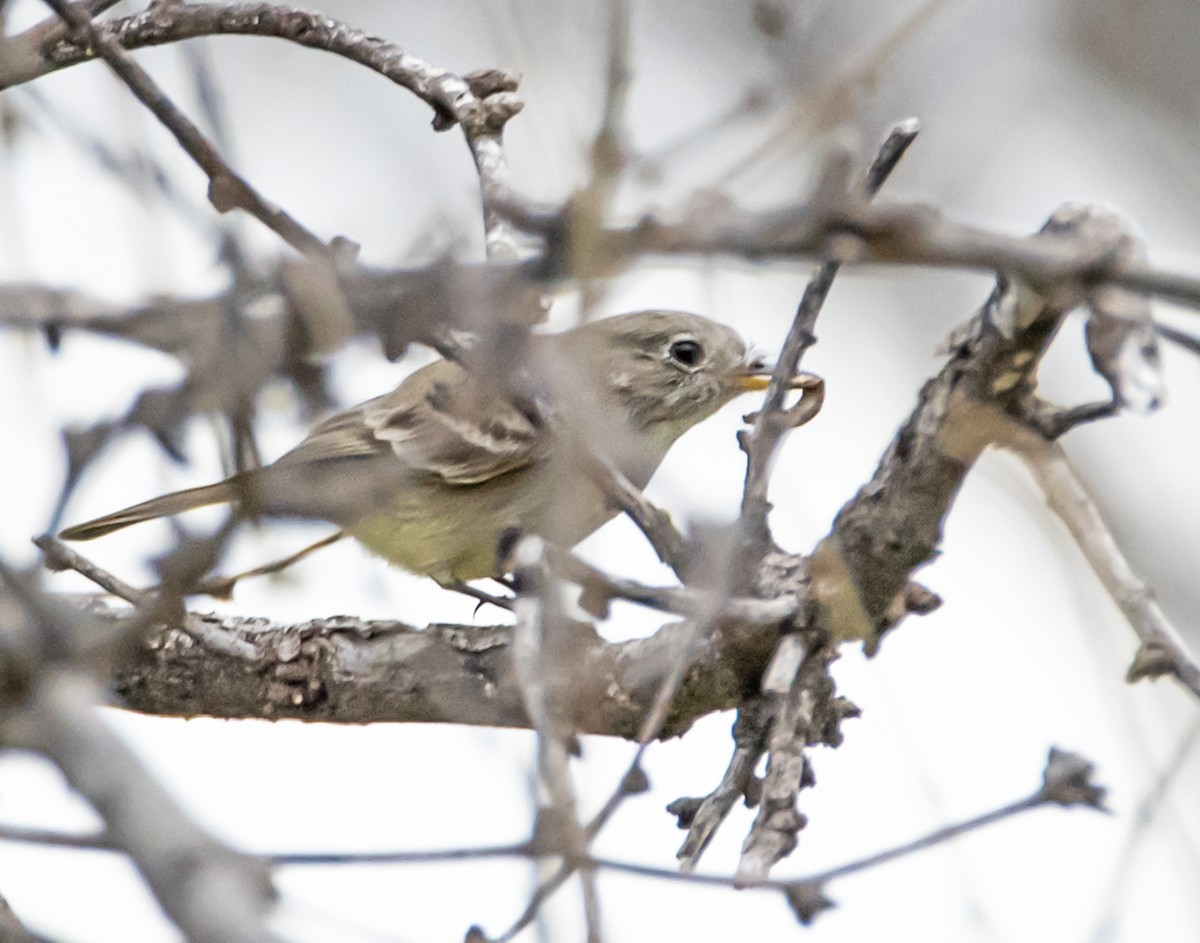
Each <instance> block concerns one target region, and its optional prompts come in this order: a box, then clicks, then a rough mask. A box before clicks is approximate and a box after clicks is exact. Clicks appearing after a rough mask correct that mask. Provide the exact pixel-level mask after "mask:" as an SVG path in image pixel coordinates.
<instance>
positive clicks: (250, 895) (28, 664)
mask: <svg viewBox="0 0 1200 943" xmlns="http://www.w3.org/2000/svg"><path fill="white" fill-rule="evenodd" d="M0 584H2V588H0V609H4V611H5V614H6V616H7V618H6V619H5V620H4V621H3V623H0V667H2V668H3V675H4V677H5V680H6V682H7V683H6V684H5V685H4V687H3V695H4V696H3V703H0V741H2V742H3V743H5V744H6V745H9V746H17V747H20V748H24V749H29V750H34V751H37V752H39V753H42V754H44V755H45V756H47V757H48V758H49V759H50V760H52V761H53V762H54V763H55V764H57V766H58V767H59V768H60V769H61V770H62V772H63V775H64V776H65V777H66V779H67V780H68V782H70V783H71V785H72V786H73V787H74V788H75V789H76V790H77V791H78V792H79V794H80V795H81V796H82V797H83V798H85V799H86V800H88V801H89V802H90V803H91V805H92V806H93V807H94V808H95V810H96V811H97V812H98V813H99V814H100V816H101V818H102V819H103V820H104V823H105V833H106V835H107V840H108V841H111V843H112V844H113V846H115V847H118V848H120V849H122V850H123V851H125V852H127V853H128V854H129V856H130V857H131V859H132V860H133V862H134V863H135V864H136V865H137V867H138V870H139V871H140V872H141V874H142V876H143V877H144V878H145V880H146V882H147V884H148V885H149V886H150V889H151V890H152V891H153V893H154V895H155V897H156V898H157V899H158V901H159V903H160V904H161V905H162V908H163V910H164V911H165V912H166V913H167V915H168V916H169V917H170V918H171V919H172V920H173V921H174V922H175V923H176V924H177V925H178V926H179V928H180V930H181V931H182V932H183V933H184V935H185V936H186V937H187V938H188V939H189V940H194V941H198V943H268V941H270V940H273V939H274V937H273V936H272V935H271V934H269V933H268V932H267V930H266V928H265V924H264V918H265V915H266V912H267V910H268V909H269V908H270V906H271V905H272V903H273V900H274V891H273V889H272V887H271V883H270V879H269V874H268V871H267V867H266V865H265V863H263V862H261V861H258V860H256V859H254V858H252V857H250V856H247V855H243V854H241V853H239V852H236V851H233V850H232V849H230V848H227V847H225V846H224V845H222V844H221V843H219V842H217V841H216V840H214V839H212V838H210V837H209V836H208V835H207V834H205V833H204V832H203V831H202V830H201V829H199V828H198V827H197V826H196V825H194V824H193V823H192V822H191V821H190V820H189V819H188V818H187V816H186V815H185V814H184V812H183V810H182V809H181V808H180V807H179V805H178V804H177V803H176V802H175V800H174V799H173V798H171V796H170V795H169V794H168V793H167V792H166V790H165V789H163V787H162V786H160V785H159V784H158V783H157V781H155V779H154V778H153V777H152V776H151V775H150V774H149V773H148V772H147V771H146V770H145V769H144V768H143V767H142V766H141V764H140V763H139V762H138V760H137V759H136V757H135V756H134V754H133V752H132V750H130V749H129V747H127V746H126V745H125V744H124V743H123V742H122V741H121V740H120V738H118V737H117V735H116V734H115V733H113V732H112V731H111V730H110V729H109V728H108V727H107V726H106V725H105V724H104V723H103V722H102V720H101V719H100V717H99V716H98V715H97V713H96V710H95V708H96V707H98V706H99V705H100V704H102V703H104V702H105V700H106V691H105V689H104V687H103V686H102V685H101V684H100V683H99V682H97V681H96V680H95V679H94V678H92V677H91V676H90V675H89V674H87V673H86V672H85V671H84V670H83V668H82V667H80V666H79V665H77V664H76V662H77V661H82V660H83V653H84V652H86V651H87V649H88V647H89V646H90V645H92V644H93V639H92V638H91V637H89V636H91V634H92V633H93V632H94V631H95V630H96V626H95V625H94V624H91V623H93V622H94V620H91V619H85V618H84V617H82V616H81V615H80V614H79V613H78V612H73V611H71V610H70V609H68V608H67V607H65V606H63V605H61V603H59V602H57V601H55V600H52V599H50V598H49V597H45V596H43V595H42V594H41V593H39V592H38V591H37V590H36V589H34V588H33V587H32V586H31V585H30V581H29V580H27V579H25V578H23V577H21V576H20V575H18V574H16V573H14V572H12V571H11V570H9V569H7V568H4V567H0Z"/></svg>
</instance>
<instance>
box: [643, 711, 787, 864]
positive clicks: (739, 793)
mask: <svg viewBox="0 0 1200 943" xmlns="http://www.w3.org/2000/svg"><path fill="white" fill-rule="evenodd" d="M769 729H770V710H769V705H768V704H767V702H766V701H765V700H764V699H761V698H759V699H756V700H753V701H750V702H749V703H746V704H743V705H741V706H740V707H739V708H738V712H737V720H735V721H734V724H733V731H732V733H733V743H734V748H733V755H732V756H731V757H730V759H729V764H728V766H726V768H725V773H724V775H722V777H721V782H720V783H719V784H718V785H717V788H716V789H714V790H713V791H712V792H711V793H709V794H708V795H707V796H705V797H704V798H703V799H693V798H684V799H677V800H675V801H674V802H672V803H671V804H670V805H669V806H667V811H668V812H670V813H671V814H672V815H675V816H677V817H678V819H679V827H680V828H686V829H687V837H686V838H685V839H684V842H683V844H682V845H681V846H680V848H679V851H678V852H677V853H676V857H677V858H679V861H680V867H682V868H683V870H684V871H694V870H695V868H696V865H697V864H698V863H699V861H700V856H701V855H703V854H704V851H705V849H706V848H707V847H708V845H709V842H711V841H712V838H713V836H714V835H715V834H716V833H717V829H718V828H719V827H720V825H721V823H722V822H724V821H725V818H726V816H728V815H729V813H730V811H731V810H732V809H733V807H734V805H735V804H736V803H737V801H738V800H739V799H741V798H743V797H749V796H750V795H751V792H750V790H751V789H752V788H753V785H752V784H753V783H754V781H755V780H754V769H755V767H756V766H757V765H758V761H759V760H760V759H761V758H762V755H763V753H764V752H766V748H767V732H768V730H769ZM754 798H755V800H756V801H757V799H758V796H757V795H755V797H754ZM747 801H749V800H747Z"/></svg>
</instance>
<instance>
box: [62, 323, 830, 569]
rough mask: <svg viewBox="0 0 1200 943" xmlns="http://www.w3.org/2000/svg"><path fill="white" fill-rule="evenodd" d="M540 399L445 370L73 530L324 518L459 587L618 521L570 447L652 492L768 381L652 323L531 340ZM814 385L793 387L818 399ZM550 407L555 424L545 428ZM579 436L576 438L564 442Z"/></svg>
mask: <svg viewBox="0 0 1200 943" xmlns="http://www.w3.org/2000/svg"><path fill="white" fill-rule="evenodd" d="M525 372H526V373H528V375H529V377H530V378H531V383H530V386H531V389H532V391H533V392H534V396H533V400H532V401H531V400H530V399H529V398H528V397H525V398H522V397H519V396H509V395H504V394H503V393H502V392H498V390H499V387H498V386H497V384H494V383H493V384H489V383H486V382H483V383H481V382H479V378H478V377H473V376H472V375H471V374H470V373H469V372H468V371H467V370H465V369H464V368H463V367H461V366H459V365H458V364H456V363H453V362H451V361H448V360H439V361H436V362H435V363H432V364H430V365H428V366H426V367H423V368H422V369H420V370H417V371H416V372H414V373H413V374H412V375H411V376H409V377H408V378H407V379H405V380H404V382H403V383H401V384H400V386H399V387H397V388H396V389H395V390H393V391H392V392H391V393H387V394H385V395H383V396H379V397H376V398H375V399H372V400H368V401H367V402H365V403H362V404H361V405H359V406H355V407H353V408H351V409H348V410H346V411H345V412H342V413H338V414H337V415H335V416H332V417H330V418H329V419H327V420H325V421H324V422H322V423H320V424H319V425H317V426H316V427H315V428H314V429H313V430H312V431H311V432H310V433H309V435H308V437H307V438H306V439H304V441H303V442H301V443H300V444H299V445H298V446H296V447H295V448H294V449H292V450H291V451H290V452H288V453H287V454H285V455H284V456H283V457H281V458H280V459H279V460H278V461H276V462H275V463H274V464H272V465H269V466H266V467H264V468H261V469H256V470H254V471H249V472H245V473H243V474H240V475H235V476H234V477H232V478H230V479H228V480H226V481H222V482H219V483H217V484H213V485H207V486H205V487H202V488H190V489H188V490H186V491H178V492H175V493H173V494H168V495H164V496H162V497H159V498H154V499H152V500H150V501H145V502H143V503H141V504H136V505H134V506H132V507H129V508H126V509H125V510H122V511H116V512H114V513H112V514H108V515H106V516H104V517H101V518H97V519H96V520H94V521H89V522H87V523H85V524H79V525H76V526H75V527H70V528H67V529H66V530H65V531H63V533H62V536H63V537H64V538H66V539H68V540H90V539H91V538H93V537H100V536H102V535H104V534H107V533H110V532H112V531H115V530H119V529H121V528H123V527H127V526H128V525H130V524H136V523H139V522H141V521H146V520H151V519H153V518H158V517H168V516H170V515H174V514H179V513H180V512H182V511H187V510H190V509H192V508H198V507H203V506H205V505H211V504H222V503H226V502H233V503H237V504H239V505H241V506H242V507H243V508H244V509H245V510H246V511H247V512H250V511H253V513H255V514H262V515H266V516H301V517H315V518H322V519H324V520H328V521H331V522H333V523H335V524H337V525H339V526H340V527H341V528H342V529H343V530H345V531H346V532H347V533H349V534H350V535H351V536H353V537H355V538H356V539H357V540H359V541H360V542H361V543H362V544H363V545H364V546H366V547H367V548H368V549H370V550H372V551H373V552H375V553H377V554H379V555H380V556H381V557H383V558H385V559H387V560H390V561H391V562H393V563H396V564H399V565H400V566H402V567H404V569H406V570H410V571H412V572H413V573H419V574H424V575H427V576H431V577H433V578H434V579H435V580H437V581H438V582H440V583H443V584H446V585H452V584H456V583H461V582H465V581H467V580H472V579H479V578H483V577H488V576H493V575H495V573H496V569H497V566H496V564H497V550H498V547H499V545H500V543H501V540H502V538H503V537H504V535H505V534H507V533H510V532H514V531H515V532H520V533H537V534H540V535H542V536H544V537H546V538H547V539H549V540H551V541H552V542H555V543H558V544H560V545H562V546H572V545H574V544H576V543H578V542H579V541H580V540H582V539H583V538H584V537H586V536H587V535H588V534H590V533H592V531H594V530H596V529H597V528H598V527H600V525H601V524H604V523H605V522H606V521H608V520H610V519H611V518H612V517H613V516H615V514H616V513H617V511H616V509H615V508H614V506H613V504H612V503H611V502H610V500H609V499H608V498H607V497H606V495H605V494H604V493H603V492H602V491H601V490H600V489H599V488H598V487H597V486H596V485H595V484H593V482H592V480H591V479H590V478H589V477H588V476H587V475H586V474H585V473H584V472H583V471H582V469H581V464H580V457H579V450H578V448H576V447H573V446H572V443H571V442H570V441H567V440H568V439H569V438H571V437H576V438H577V439H578V440H580V441H582V442H584V443H586V445H587V447H588V448H589V449H591V450H592V451H594V452H596V453H598V454H600V455H601V456H604V457H605V458H607V459H608V460H609V461H611V462H612V463H613V464H614V465H615V466H616V467H617V468H618V469H620V470H621V472H623V473H624V474H625V476H626V477H627V478H629V480H630V481H632V482H633V484H635V485H636V486H638V487H639V488H640V487H644V486H645V485H646V483H647V482H648V481H649V480H650V477H651V475H653V474H654V471H655V470H656V469H657V468H658V466H659V463H660V462H661V461H662V460H663V457H664V456H665V455H666V454H667V450H668V449H670V447H671V446H672V445H673V444H674V442H675V440H676V439H678V438H679V437H680V436H681V435H683V433H684V432H686V431H687V430H688V429H690V428H691V427H692V426H694V425H695V424H696V423H698V422H700V421H701V420H703V419H706V418H708V417H709V416H711V415H712V414H713V413H715V412H716V411H717V410H718V409H720V408H721V407H722V406H724V405H725V404H726V403H728V402H730V401H731V400H732V399H734V397H736V396H738V395H739V394H741V393H744V392H747V391H752V390H763V389H766V386H767V377H768V375H769V370H768V368H767V367H765V366H764V364H763V363H762V362H761V361H760V360H755V359H751V358H750V357H749V356H748V354H747V352H746V346H745V344H743V342H742V340H741V338H739V337H738V336H737V334H736V333H734V332H733V331H732V330H731V329H729V328H728V327H726V326H724V325H722V324H718V323H716V322H715V321H710V320H708V319H707V318H703V317H700V316H698V315H695V314H687V313H685V312H680V311H641V312H637V313H634V314H625V315H620V316H617V317H612V318H607V319H604V320H600V321H595V322H592V323H590V324H586V325H583V326H582V327H577V328H575V329H574V330H570V331H566V332H564V333H561V334H550V335H540V336H534V337H533V338H531V339H530V347H529V356H528V358H527V370H526V371H525ZM820 385H821V381H820V380H819V379H818V378H817V377H814V376H812V375H810V374H802V375H800V376H799V377H797V378H796V379H795V380H793V381H792V387H793V388H794V389H801V390H805V391H817V390H818V389H819V387H820ZM536 402H542V403H546V404H548V405H549V410H548V412H549V414H550V415H551V416H552V417H553V421H552V422H550V423H547V422H546V421H545V413H544V410H543V409H540V408H535V406H534V403H536ZM564 429H565V430H569V435H568V436H564V435H563V434H561V432H556V430H564Z"/></svg>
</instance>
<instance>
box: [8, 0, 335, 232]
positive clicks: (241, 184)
mask: <svg viewBox="0 0 1200 943" xmlns="http://www.w3.org/2000/svg"><path fill="white" fill-rule="evenodd" d="M45 3H46V5H47V6H49V7H50V8H51V9H52V10H54V12H55V13H57V14H58V15H59V16H60V17H61V18H62V19H63V21H64V22H66V23H68V24H70V26H71V28H72V29H73V30H75V31H76V32H78V33H79V34H80V35H82V36H83V37H85V38H86V40H87V47H88V48H90V49H91V50H92V51H93V53H94V54H95V55H98V56H100V57H101V58H102V59H104V61H105V62H106V63H108V65H109V67H110V68H111V69H112V70H113V72H115V73H116V74H117V76H118V78H120V79H121V81H122V82H124V83H125V84H126V85H127V86H128V87H129V90H130V91H131V92H133V94H134V95H136V96H137V98H138V100H139V101H141V103H142V104H143V105H145V106H146V107H147V108H148V109H149V110H150V111H151V112H152V113H153V114H154V116H155V117H156V118H157V119H158V120H159V121H160V122H161V123H162V124H163V126H164V127H166V129H167V130H168V131H170V132H171V134H172V135H173V136H174V138H175V140H176V141H178V142H179V146H180V147H181V148H183V150H184V151H185V152H186V153H187V155H188V156H189V157H191V158H192V160H193V161H195V162H196V164H197V166H199V167H200V169H201V170H203V171H204V173H205V174H206V175H207V176H208V181H209V186H208V198H209V201H210V202H211V203H212V204H213V206H214V207H216V209H217V211H218V212H221V213H224V212H227V211H228V210H230V209H233V208H234V207H238V208H240V209H243V210H245V211H246V212H248V213H249V214H250V215H251V216H253V217H255V218H256V219H258V220H259V221H260V222H262V223H263V225H265V226H266V227H267V228H268V229H270V230H272V231H273V232H275V233H276V234H277V235H278V236H279V237H280V238H281V239H283V241H284V242H286V243H287V244H288V245H290V246H291V247H292V248H293V249H295V250H296V251H297V252H300V253H301V254H306V255H307V254H320V253H322V252H324V251H325V249H326V246H325V243H324V242H322V241H321V240H320V239H319V238H318V237H317V236H315V235H313V234H312V233H311V232H309V231H308V230H307V229H305V228H304V227H303V226H302V225H300V223H298V222H297V221H296V220H294V219H293V218H292V217H291V216H290V215H289V214H288V213H287V212H286V211H285V210H283V209H282V208H280V207H278V206H275V205H274V204H271V203H268V202H267V201H266V200H265V199H264V198H263V197H262V195H261V194H259V192H258V191H257V190H256V189H254V187H252V186H251V185H250V184H249V183H248V182H247V181H246V180H245V179H244V178H242V177H241V176H239V175H238V174H237V173H236V172H234V170H233V169H232V168H231V167H230V166H229V165H228V164H227V163H225V161H224V160H223V159H222V157H221V155H220V154H218V153H217V150H216V148H214V147H213V146H212V144H211V143H210V142H209V140H208V138H206V137H205V136H204V135H203V134H202V133H201V132H200V129H199V128H197V127H196V125H195V124H193V123H192V121H191V120H190V119H188V117H187V116H186V115H184V114H183V112H182V111H180V110H179V108H178V107H176V105H175V104H174V103H173V102H172V101H171V100H170V99H169V98H168V97H167V96H166V95H165V94H164V93H163V91H162V90H161V89H160V88H159V87H158V85H157V84H156V83H155V82H154V80H153V79H151V78H150V76H149V75H148V74H147V72H146V70H145V69H143V68H142V67H141V66H140V65H138V64H137V63H136V62H135V61H134V59H133V57H132V56H131V55H130V54H129V53H128V52H126V51H125V50H124V49H123V48H122V47H121V45H120V43H119V42H117V41H116V40H115V39H113V37H112V36H111V35H110V33H109V32H108V30H107V29H106V28H105V27H102V26H98V25H97V24H96V23H94V22H92V17H91V14H90V13H88V12H87V11H86V10H85V9H83V8H81V7H77V6H75V5H74V4H72V3H71V2H69V0H45ZM163 6H166V7H168V8H171V9H181V8H182V7H181V6H177V5H175V4H153V5H152V7H151V9H155V8H159V7H163ZM16 41H17V40H12V41H10V42H16ZM8 53H9V50H5V55H7V54H8Z"/></svg>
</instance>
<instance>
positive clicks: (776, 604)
mask: <svg viewBox="0 0 1200 943" xmlns="http://www.w3.org/2000/svg"><path fill="white" fill-rule="evenodd" d="M549 560H550V564H551V567H552V568H553V569H554V570H555V572H557V573H558V574H560V575H561V576H563V577H565V578H566V579H568V580H570V581H571V582H573V583H577V584H579V586H580V587H581V588H582V589H583V596H582V598H581V599H580V605H581V606H582V607H583V608H584V609H585V610H587V611H588V612H591V613H592V614H594V615H604V614H606V611H607V603H608V602H609V601H610V600H612V599H625V600H628V601H629V602H635V603H638V604H639V605H642V606H647V607H648V608H651V609H657V610H659V611H661V612H673V613H675V614H676V615H681V616H691V617H693V618H701V617H703V618H709V617H715V618H717V619H724V618H728V619H729V620H731V621H733V622H736V623H739V624H742V625H748V626H749V625H755V626H757V625H764V626H766V625H778V624H779V623H781V622H785V621H787V620H788V619H790V618H791V617H792V616H794V615H796V613H797V611H798V606H799V601H798V599H797V598H796V597H795V596H794V595H790V594H788V595H782V596H777V597H775V598H773V599H755V598H753V597H741V596H735V597H732V598H725V599H723V601H722V596H723V594H721V593H714V592H711V591H708V590H705V589H702V588H700V587H695V588H693V587H687V586H647V585H646V584H644V583H640V582H638V581H637V580H631V579H625V578H622V577H619V576H611V575H609V574H607V573H604V572H602V571H601V570H598V569H596V568H595V567H593V566H589V565H588V564H586V563H584V562H583V561H582V560H580V559H579V557H577V556H575V555H574V554H572V553H569V552H566V551H561V550H554V549H551V550H550V551H549ZM718 603H721V605H720V607H719V609H716V610H715V611H714V606H715V605H717V604H718Z"/></svg>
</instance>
